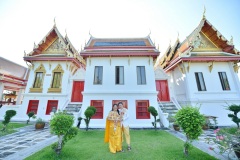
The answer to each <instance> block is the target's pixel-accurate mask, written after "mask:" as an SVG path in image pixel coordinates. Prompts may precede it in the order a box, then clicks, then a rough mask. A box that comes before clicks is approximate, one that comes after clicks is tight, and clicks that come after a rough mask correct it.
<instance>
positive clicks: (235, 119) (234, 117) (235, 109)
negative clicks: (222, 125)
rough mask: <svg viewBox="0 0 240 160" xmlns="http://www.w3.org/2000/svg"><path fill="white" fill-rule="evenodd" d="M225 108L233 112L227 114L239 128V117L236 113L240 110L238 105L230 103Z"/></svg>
mask: <svg viewBox="0 0 240 160" xmlns="http://www.w3.org/2000/svg"><path fill="white" fill-rule="evenodd" d="M227 110H229V111H232V112H233V114H228V117H229V118H231V119H232V121H233V122H234V123H236V124H237V127H238V128H239V123H240V118H238V116H237V114H238V112H240V105H236V104H232V105H230V106H228V108H227Z"/></svg>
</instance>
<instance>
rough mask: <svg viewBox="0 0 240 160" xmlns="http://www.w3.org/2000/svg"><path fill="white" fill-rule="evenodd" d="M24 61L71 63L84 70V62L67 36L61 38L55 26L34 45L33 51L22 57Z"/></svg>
mask: <svg viewBox="0 0 240 160" xmlns="http://www.w3.org/2000/svg"><path fill="white" fill-rule="evenodd" d="M24 60H25V61H27V62H32V61H71V62H73V63H74V64H75V65H76V66H78V67H80V66H82V67H84V68H85V61H84V60H83V58H82V57H81V56H80V55H79V53H78V52H77V50H76V49H75V48H74V46H73V45H72V43H71V42H70V40H69V38H68V36H67V34H66V36H65V37H63V36H62V35H61V34H60V32H59V31H58V29H57V27H56V25H55V24H54V26H53V28H52V29H51V30H50V31H49V32H48V34H47V35H46V36H45V37H44V38H43V39H42V40H41V41H40V42H39V43H38V45H36V44H35V43H34V48H33V51H31V52H30V53H29V54H25V55H24Z"/></svg>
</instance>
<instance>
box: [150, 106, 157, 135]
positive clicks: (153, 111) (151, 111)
mask: <svg viewBox="0 0 240 160" xmlns="http://www.w3.org/2000/svg"><path fill="white" fill-rule="evenodd" d="M148 112H150V113H151V115H152V116H153V117H154V122H152V125H153V127H154V128H155V131H156V130H157V119H156V117H157V115H158V112H157V110H156V109H155V108H154V107H153V106H149V107H148Z"/></svg>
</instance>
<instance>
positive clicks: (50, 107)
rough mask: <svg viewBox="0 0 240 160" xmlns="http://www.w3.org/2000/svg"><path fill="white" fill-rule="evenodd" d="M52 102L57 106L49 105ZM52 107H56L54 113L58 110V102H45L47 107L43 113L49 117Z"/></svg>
mask: <svg viewBox="0 0 240 160" xmlns="http://www.w3.org/2000/svg"><path fill="white" fill-rule="evenodd" d="M52 102H54V103H57V106H53V105H51V103H52ZM53 107H56V108H55V109H56V111H57V110H58V100H48V101H47V107H46V113H45V114H46V115H50V113H51V111H52V109H53Z"/></svg>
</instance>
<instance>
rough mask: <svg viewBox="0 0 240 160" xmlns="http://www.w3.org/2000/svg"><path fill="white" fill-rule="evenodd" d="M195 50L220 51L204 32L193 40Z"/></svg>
mask: <svg viewBox="0 0 240 160" xmlns="http://www.w3.org/2000/svg"><path fill="white" fill-rule="evenodd" d="M193 46H194V50H214V49H215V50H219V49H218V47H217V46H216V45H215V44H214V43H213V42H212V41H211V40H210V39H209V38H208V37H207V36H206V35H205V34H204V33H202V32H200V33H199V34H197V35H196V37H195V39H194V40H193Z"/></svg>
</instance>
